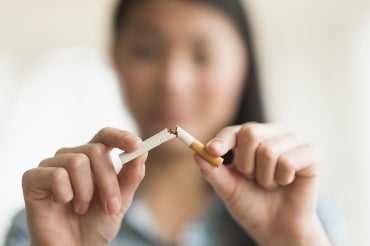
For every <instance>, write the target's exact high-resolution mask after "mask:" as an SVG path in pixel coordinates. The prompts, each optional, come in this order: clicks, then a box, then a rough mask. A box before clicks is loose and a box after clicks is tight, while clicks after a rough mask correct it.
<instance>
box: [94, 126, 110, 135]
mask: <svg viewBox="0 0 370 246" xmlns="http://www.w3.org/2000/svg"><path fill="white" fill-rule="evenodd" d="M111 131H112V127H104V128H102V129H100V130H99V131H98V133H97V134H96V135H98V136H100V135H102V136H105V135H107V134H108V133H109V132H111Z"/></svg>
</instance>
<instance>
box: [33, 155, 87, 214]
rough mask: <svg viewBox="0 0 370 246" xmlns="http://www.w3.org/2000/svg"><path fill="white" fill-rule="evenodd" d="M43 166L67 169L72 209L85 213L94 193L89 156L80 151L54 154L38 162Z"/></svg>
mask: <svg viewBox="0 0 370 246" xmlns="http://www.w3.org/2000/svg"><path fill="white" fill-rule="evenodd" d="M40 166H43V167H46V166H47V167H63V168H65V169H66V170H67V171H68V174H69V177H70V180H71V184H72V188H73V191H74V199H73V204H74V206H73V207H74V210H75V212H76V213H78V214H85V213H86V212H87V211H88V209H89V206H90V201H91V200H92V198H93V195H94V182H93V177H92V171H91V166H90V160H89V158H88V157H87V156H86V155H85V154H82V153H68V154H63V155H58V156H55V157H54V158H50V159H47V160H44V161H42V162H41V163H40Z"/></svg>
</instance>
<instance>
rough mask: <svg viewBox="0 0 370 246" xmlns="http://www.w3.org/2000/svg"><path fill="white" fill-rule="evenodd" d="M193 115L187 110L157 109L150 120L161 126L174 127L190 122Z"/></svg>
mask: <svg viewBox="0 0 370 246" xmlns="http://www.w3.org/2000/svg"><path fill="white" fill-rule="evenodd" d="M192 115H193V114H191V113H190V111H189V110H187V109H183V108H182V109H173V108H172V109H168V108H166V109H162V110H161V109H157V110H154V111H153V114H152V115H151V119H150V120H154V121H156V122H158V123H160V124H161V125H166V126H172V125H180V124H184V123H185V122H187V121H189V120H190V119H192V118H194V117H192Z"/></svg>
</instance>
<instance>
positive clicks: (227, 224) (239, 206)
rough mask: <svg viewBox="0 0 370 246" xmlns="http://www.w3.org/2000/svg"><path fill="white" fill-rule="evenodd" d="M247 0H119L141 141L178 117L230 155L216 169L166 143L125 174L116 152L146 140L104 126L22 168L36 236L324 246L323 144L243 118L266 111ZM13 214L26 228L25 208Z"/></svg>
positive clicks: (116, 52)
mask: <svg viewBox="0 0 370 246" xmlns="http://www.w3.org/2000/svg"><path fill="white" fill-rule="evenodd" d="M241 9H242V8H241V6H240V3H239V2H238V1H230V0H218V1H211V0H198V1H163V0H151V1H133V0H123V1H121V2H120V5H119V6H118V8H117V13H116V18H115V28H114V42H113V52H112V54H113V55H112V56H113V60H114V65H115V68H116V71H117V74H118V77H119V81H120V85H121V91H122V93H123V94H124V98H125V99H126V100H127V101H126V103H127V106H128V108H129V109H130V111H131V112H132V115H133V117H134V118H135V120H136V122H137V125H138V128H139V130H140V133H141V138H142V139H146V138H148V137H150V136H151V135H153V134H155V133H157V132H158V131H160V130H162V129H163V128H166V127H173V126H175V125H180V126H181V127H183V128H184V129H186V130H187V131H189V132H190V133H191V134H193V135H194V136H196V137H197V138H198V139H199V140H201V141H203V142H207V144H206V148H207V151H208V152H209V153H210V154H212V155H214V156H222V155H225V154H227V153H228V152H229V151H232V153H233V159H231V158H228V159H230V160H229V161H230V162H231V163H230V165H229V166H225V165H224V166H222V167H220V168H215V167H212V166H211V165H210V164H209V163H207V162H206V161H205V160H203V159H202V158H200V157H199V156H197V155H194V156H193V155H192V154H191V152H189V150H188V149H187V148H186V147H184V146H183V145H182V144H181V143H179V142H178V141H171V142H169V143H166V144H164V145H162V146H160V147H159V148H156V149H155V150H153V151H151V152H150V155H149V156H148V155H144V156H141V157H139V158H137V159H135V160H133V161H131V162H130V163H128V164H126V165H124V166H123V167H122V169H121V170H120V171H119V173H118V174H117V173H116V172H115V171H114V168H113V166H112V163H111V160H110V157H109V152H110V150H111V149H112V148H119V149H122V150H124V151H133V150H135V149H137V148H138V147H139V146H140V143H141V139H140V138H139V137H137V136H135V135H133V134H132V133H129V132H127V131H123V130H118V129H112V128H105V129H103V130H101V131H100V132H98V133H97V134H96V135H95V136H94V137H93V138H92V140H91V142H89V143H88V144H86V145H83V146H79V147H74V148H64V149H60V150H59V151H57V153H56V155H55V156H54V157H53V158H49V159H45V160H44V161H42V162H41V164H40V165H39V167H37V168H35V169H32V170H29V171H27V172H26V173H25V174H24V176H23V190H24V198H25V203H26V214H27V222H28V230H29V235H30V240H31V243H32V245H107V244H117V245H118V244H122V245H172V244H176V245H177V244H184V245H255V244H258V245H330V241H329V238H328V236H327V232H326V231H325V230H324V227H323V224H322V222H321V221H320V219H319V216H318V214H317V209H316V206H317V179H318V170H319V167H318V165H319V157H318V154H317V151H316V150H315V148H314V147H313V146H311V145H308V144H306V143H305V142H302V141H301V140H299V139H298V137H296V136H295V135H294V134H293V133H291V132H290V131H287V130H285V129H283V128H281V127H278V126H275V125H269V124H261V123H247V122H250V121H255V122H256V121H258V122H262V121H263V117H262V110H261V105H260V102H259V97H258V88H257V79H256V72H255V67H254V65H255V64H254V58H253V53H252V49H251V42H250V41H249V35H248V31H247V27H246V22H245V16H244V13H243V12H242V10H241ZM229 155H230V153H229ZM193 158H194V159H193ZM194 160H195V163H196V165H194V164H193V163H194ZM199 170H200V173H201V177H200V175H199V174H198V173H199ZM144 174H145V179H144ZM19 224H21V225H23V229H22V226H20V227H19V228H21V229H19V228H18V231H19V230H20V231H22V232H24V231H26V229H25V228H24V227H25V225H24V223H23V224H22V215H20V216H19V217H18V218H17V220H16V221H15V224H14V228H16V227H17V225H19ZM13 230H15V229H13ZM9 235H10V237H9V238H10V239H9V240H11V239H12V235H13V234H12V233H10V234H9ZM9 242H11V241H9Z"/></svg>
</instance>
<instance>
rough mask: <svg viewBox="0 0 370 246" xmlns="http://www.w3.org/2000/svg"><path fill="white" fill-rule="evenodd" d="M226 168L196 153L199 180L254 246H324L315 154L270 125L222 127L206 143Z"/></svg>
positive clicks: (276, 127)
mask: <svg viewBox="0 0 370 246" xmlns="http://www.w3.org/2000/svg"><path fill="white" fill-rule="evenodd" d="M206 148H207V151H208V152H209V153H211V154H213V155H215V156H222V155H224V154H225V153H226V152H227V151H229V150H230V149H233V151H234V160H233V163H232V164H231V166H221V167H220V168H215V167H213V166H212V165H210V164H209V163H207V162H206V161H205V160H203V159H202V158H200V157H199V156H197V155H195V160H196V162H197V164H198V166H199V168H200V170H201V174H202V176H203V177H204V178H205V179H206V180H207V181H208V182H209V183H210V184H211V185H212V186H213V188H214V189H215V191H216V192H217V193H218V195H219V196H220V197H221V199H223V201H224V202H225V204H226V206H227V208H228V210H229V212H230V214H231V215H232V216H233V218H234V219H235V220H236V221H237V222H238V223H239V224H240V225H241V226H242V227H243V228H244V229H245V230H246V231H247V232H248V233H249V234H250V236H252V237H253V238H254V240H255V241H256V242H257V243H258V244H259V245H295V246H296V245H329V244H330V243H329V240H328V238H327V236H326V234H325V232H324V230H323V227H322V225H321V223H320V221H319V219H318V216H317V214H316V203H317V183H318V170H319V159H320V158H319V154H318V152H317V150H316V149H315V148H314V147H313V146H311V145H309V144H307V143H305V142H302V141H301V140H300V139H299V138H298V137H297V136H295V135H294V134H292V133H290V132H288V131H286V130H284V129H282V128H280V127H278V126H276V125H269V124H258V123H247V124H244V125H240V126H231V127H227V128H224V129H222V130H221V131H220V132H219V133H218V134H217V135H216V137H214V138H213V139H211V140H210V141H209V142H208V144H207V145H206Z"/></svg>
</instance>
